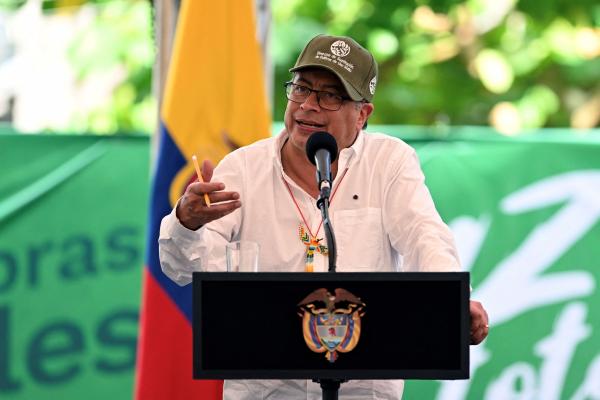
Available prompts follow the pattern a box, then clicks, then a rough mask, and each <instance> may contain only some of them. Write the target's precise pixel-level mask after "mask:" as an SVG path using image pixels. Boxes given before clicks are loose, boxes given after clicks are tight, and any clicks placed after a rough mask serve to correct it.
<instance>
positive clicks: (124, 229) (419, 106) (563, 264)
mask: <svg viewBox="0 0 600 400" xmlns="http://www.w3.org/2000/svg"><path fill="white" fill-rule="evenodd" d="M187 1H196V0H187ZM198 1H200V0H198ZM207 4H210V2H207ZM179 7H180V1H176V0H171V1H170V0H164V1H148V0H96V1H84V0H55V1H50V0H0V398H6V399H56V398H61V399H70V398H73V399H75V398H82V397H85V398H90V399H96V398H97V399H101V398H107V397H109V396H110V397H111V398H113V399H128V398H132V396H133V391H134V389H133V387H134V378H135V375H136V348H137V341H138V323H139V319H140V305H141V298H142V293H141V291H142V270H143V269H144V263H145V262H147V260H148V258H149V257H150V256H151V255H149V254H147V253H148V252H150V250H149V248H148V246H147V243H146V241H147V236H148V237H149V239H148V240H151V238H150V235H149V234H148V219H149V217H148V213H149V207H148V205H149V201H150V191H151V179H152V173H153V165H154V164H153V160H154V157H155V154H156V149H157V146H158V143H157V142H158V140H157V134H156V132H157V131H158V126H159V104H160V103H161V101H162V95H163V90H164V82H165V79H166V73H167V72H166V71H167V70H168V65H169V59H170V54H171V49H172V40H173V37H174V32H175V29H176V26H177V18H178V14H177V12H178V10H179ZM254 8H255V11H256V15H255V19H256V38H257V40H258V41H259V43H261V44H262V46H263V48H262V55H263V63H264V77H265V81H266V84H267V88H268V89H267V97H268V99H269V101H270V106H271V114H272V119H273V128H272V132H264V134H265V135H268V134H275V133H277V132H278V129H280V127H281V120H282V118H283V112H284V108H285V96H284V91H283V86H282V85H283V82H285V81H286V80H288V79H289V76H290V74H289V72H288V69H289V68H290V67H291V65H293V63H294V62H295V59H296V57H297V55H298V54H299V52H300V51H301V49H302V48H303V46H304V45H305V43H306V42H307V41H308V40H309V39H310V38H311V37H313V36H314V35H316V34H318V33H329V34H336V35H349V36H352V37H353V38H355V39H356V40H357V41H358V42H360V43H362V44H363V45H364V46H365V47H367V48H369V49H370V50H371V51H372V52H373V54H374V55H375V57H376V59H377V61H378V63H379V68H380V77H379V80H378V86H377V94H376V96H375V98H374V103H375V109H376V111H375V113H374V114H373V116H372V118H371V120H370V121H369V130H372V131H382V132H384V133H387V134H390V135H394V136H397V137H400V138H402V139H404V140H406V141H407V142H408V143H409V144H411V145H412V146H414V147H415V148H416V149H417V152H418V154H419V157H420V160H421V163H422V166H423V169H424V172H425V174H426V177H427V183H428V186H429V188H430V190H431V192H432V195H433V196H434V200H435V201H436V205H437V206H438V209H439V211H440V213H441V214H442V216H443V218H444V220H445V221H446V222H447V223H448V224H449V225H450V226H451V228H452V230H453V231H454V233H455V236H456V240H457V245H458V247H459V250H460V255H461V259H462V261H463V264H464V267H465V269H466V270H470V271H471V273H472V275H471V278H472V285H473V288H474V292H473V297H474V298H477V299H480V300H481V301H483V302H484V304H485V305H486V307H487V308H488V311H489V314H490V321H491V325H492V330H491V334H490V337H489V339H488V340H486V342H485V343H484V344H483V345H481V346H478V347H474V348H472V353H471V376H472V379H471V380H469V381H457V382H409V383H407V386H406V392H405V398H407V399H434V398H435V399H444V400H451V399H456V400H458V399H483V398H485V399H495V400H504V399H540V400H549V399H577V400H583V399H600V385H599V383H598V382H600V351H599V350H598V349H599V345H598V344H599V343H600V317H599V316H600V291H598V289H597V283H598V281H599V279H600V263H599V261H598V260H599V259H600V248H599V247H598V243H600V223H599V221H600V129H598V127H599V125H600V4H599V3H598V2H597V1H594V0H547V1H544V2H540V1H532V0H468V1H456V0H452V1H444V0H420V1H411V2H401V1H389V0H387V1H384V0H370V1H369V0H270V1H269V0H257V1H256V2H254ZM205 17H206V18H210V15H208V14H207V15H206V16H205ZM198 23H202V21H198ZM223 23H224V24H227V21H224V22H223ZM244 95H248V94H244ZM137 373H139V370H137ZM172 398H175V397H172Z"/></svg>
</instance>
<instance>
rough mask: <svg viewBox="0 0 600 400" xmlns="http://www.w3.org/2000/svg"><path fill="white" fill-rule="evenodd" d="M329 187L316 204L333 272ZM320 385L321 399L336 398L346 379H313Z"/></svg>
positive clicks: (333, 251)
mask: <svg viewBox="0 0 600 400" xmlns="http://www.w3.org/2000/svg"><path fill="white" fill-rule="evenodd" d="M330 191H331V188H330V186H329V184H328V183H325V184H323V185H322V186H321V194H320V195H319V199H318V200H317V206H318V207H319V209H320V210H321V217H322V218H323V228H324V229H325V238H326V240H327V253H328V256H329V272H330V273H335V264H336V261H337V249H336V244H335V234H334V233H333V227H332V226H331V220H330V219H329V195H330ZM313 381H314V382H317V383H318V384H320V385H321V392H322V393H323V400H338V390H339V389H340V385H341V384H342V383H344V382H346V381H347V380H346V379H313Z"/></svg>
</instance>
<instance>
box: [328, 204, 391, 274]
mask: <svg viewBox="0 0 600 400" xmlns="http://www.w3.org/2000/svg"><path fill="white" fill-rule="evenodd" d="M381 218H382V217H381V209H380V208H370V207H369V208H359V209H355V210H340V211H336V212H335V214H334V215H333V229H334V233H335V236H336V243H337V270H338V271H354V272H358V271H363V272H364V271H376V270H378V269H380V268H381V265H380V264H381V262H382V259H383V257H382V256H383V255H382V251H383V241H384V231H383V221H382V219H381Z"/></svg>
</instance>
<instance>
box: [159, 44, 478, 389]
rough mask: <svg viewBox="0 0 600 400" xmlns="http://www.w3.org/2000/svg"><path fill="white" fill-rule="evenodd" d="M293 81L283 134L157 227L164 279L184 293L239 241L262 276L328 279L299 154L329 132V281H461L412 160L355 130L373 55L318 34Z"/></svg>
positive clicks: (367, 106)
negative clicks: (417, 277) (380, 277)
mask: <svg viewBox="0 0 600 400" xmlns="http://www.w3.org/2000/svg"><path fill="white" fill-rule="evenodd" d="M290 72H291V73H292V79H291V80H290V81H289V82H286V83H285V89H286V95H287V99H288V103H287V108H286V111H285V128H284V129H283V130H282V132H281V133H279V135H278V136H276V137H273V138H270V139H265V140H261V141H258V142H256V143H254V144H252V145H250V146H246V147H243V148H240V149H238V150H236V151H234V152H232V153H230V154H228V155H227V156H226V157H225V158H224V159H223V160H222V161H221V162H220V163H219V165H218V166H217V167H216V168H215V169H214V171H213V167H212V165H211V164H210V163H209V162H206V161H205V162H204V165H203V178H204V183H201V182H198V183H193V184H191V185H189V186H188V188H187V190H186V192H185V194H184V195H183V196H182V197H181V199H180V200H179V202H178V203H177V206H176V207H175V209H174V210H173V211H172V212H171V214H170V215H168V216H166V217H165V218H164V219H163V221H162V224H161V232H160V238H159V247H160V260H161V266H162V269H163V271H164V273H165V274H167V275H168V276H169V277H170V278H171V279H173V280H174V281H175V282H177V283H178V284H180V285H185V284H188V283H190V282H191V280H192V272H194V271H219V270H220V271H223V270H224V269H225V247H226V244H227V243H229V242H232V241H237V240H249V241H254V242H257V243H258V244H259V245H260V249H261V250H260V255H259V263H258V264H259V266H260V269H262V270H265V271H276V270H282V268H285V271H291V272H301V271H306V272H312V271H315V272H325V271H327V266H328V256H329V252H328V249H327V246H326V245H325V244H326V241H325V240H324V233H323V226H322V218H321V212H320V210H319V208H318V207H317V206H316V199H317V198H318V197H319V195H320V187H319V186H322V185H318V184H317V181H316V180H315V175H316V167H315V165H314V164H313V162H314V160H311V159H309V157H307V153H306V144H307V141H308V140H309V138H310V137H311V136H312V135H313V134H315V133H316V132H328V133H329V134H330V135H331V136H333V138H334V139H335V142H336V143H337V149H338V150H339V152H338V153H337V154H333V155H332V157H331V160H332V163H331V166H330V171H329V174H330V175H331V183H329V182H327V183H326V185H328V186H330V187H328V188H327V189H328V191H329V215H330V218H331V221H332V225H333V226H334V227H335V236H336V242H337V262H336V266H337V271H342V272H348V271H352V272H366V271H374V272H375V271H376V272H390V271H399V272H402V271H441V272H443V271H458V270H460V263H459V260H458V255H457V251H456V248H455V245H454V240H453V237H452V234H451V232H450V230H449V228H448V227H447V226H446V225H445V224H444V222H443V221H442V220H441V218H440V216H439V214H438V212H437V211H436V209H435V206H434V204H433V201H432V199H431V195H430V194H429V190H428V189H427V187H426V186H425V182H424V176H423V173H422V171H421V168H420V165H419V162H418V159H417V156H416V153H415V151H414V150H413V149H412V148H411V147H410V146H408V145H407V144H406V143H404V142H403V141H401V140H399V139H397V138H393V137H390V136H386V135H384V134H380V133H367V132H365V131H364V130H363V129H364V128H365V127H366V125H367V120H368V119H369V116H370V115H371V114H372V113H373V110H374V106H373V104H372V103H371V101H372V99H373V95H374V94H375V91H376V86H377V79H378V69H377V63H376V62H375V59H374V58H373V55H372V54H371V53H370V52H369V51H367V50H366V49H364V48H363V47H362V46H360V45H359V44H358V43H357V42H356V41H354V40H353V39H351V38H349V37H336V36H326V35H319V36H317V37H315V38H313V39H312V40H311V41H310V42H309V43H308V44H307V45H306V47H305V48H304V50H303V51H302V53H301V54H300V56H299V57H298V60H297V61H296V64H295V65H294V67H293V68H292V69H290ZM248 101H251V99H249V100H248ZM320 175H321V174H320ZM205 194H206V195H208V198H209V200H210V201H209V203H208V204H207V202H206V200H205ZM470 311H471V342H472V343H473V344H478V343H480V342H481V341H482V340H483V339H485V337H486V336H487V333H488V325H487V324H488V318H487V314H486V312H485V310H484V309H483V307H482V306H481V304H480V303H478V302H476V301H471V305H470ZM398 317H399V318H401V317H402V316H401V315H399V316H398ZM402 390H403V381H398V380H394V381H385V380H376V381H360V380H358V381H350V382H348V383H345V384H343V385H342V386H341V389H340V399H357V400H358V399H361V400H364V399H400V398H401V397H402ZM223 393H224V395H223V397H224V398H225V399H248V400H250V399H320V398H321V388H320V386H319V385H318V384H317V383H313V382H311V381H305V380H303V381H298V380H285V381H273V380H268V381H256V380H248V381H226V382H225V386H224V392H223Z"/></svg>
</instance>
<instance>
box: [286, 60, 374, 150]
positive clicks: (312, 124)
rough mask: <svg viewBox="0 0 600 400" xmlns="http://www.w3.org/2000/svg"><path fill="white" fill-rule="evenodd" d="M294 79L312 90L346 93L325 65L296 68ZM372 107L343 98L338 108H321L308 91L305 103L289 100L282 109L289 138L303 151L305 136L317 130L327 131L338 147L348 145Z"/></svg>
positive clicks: (352, 141)
mask: <svg viewBox="0 0 600 400" xmlns="http://www.w3.org/2000/svg"><path fill="white" fill-rule="evenodd" d="M293 82H294V83H297V84H299V85H302V86H306V87H308V88H311V89H314V90H326V91H328V92H332V93H336V94H339V95H342V96H344V97H346V91H345V90H344V86H343V85H342V83H341V82H340V80H339V79H338V78H337V77H336V76H335V75H334V74H332V73H331V72H329V71H327V70H324V69H308V70H303V71H299V72H297V73H296V74H295V76H294V80H293ZM372 111H373V105H372V104H370V103H357V102H354V101H344V103H343V104H342V106H341V108H340V109H339V110H337V111H329V110H325V109H323V108H321V107H320V106H319V104H318V102H317V95H316V93H311V94H310V96H309V97H308V98H307V99H306V100H305V101H304V103H301V104H300V103H294V102H293V101H290V100H288V103H287V108H286V110H285V127H286V130H287V132H288V135H289V141H290V142H291V144H292V145H293V146H294V147H295V148H296V149H297V150H299V151H302V152H304V151H305V148H306V141H307V140H308V137H309V136H310V135H312V134H313V133H315V132H318V131H326V132H329V133H330V134H332V135H333V137H335V139H336V141H337V144H338V148H339V149H340V150H341V149H344V148H346V147H350V146H351V145H352V143H354V140H355V139H356V135H357V134H358V132H359V131H360V129H361V128H362V126H363V125H364V123H365V121H366V120H367V118H368V116H369V115H370V114H371V112H372Z"/></svg>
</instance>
